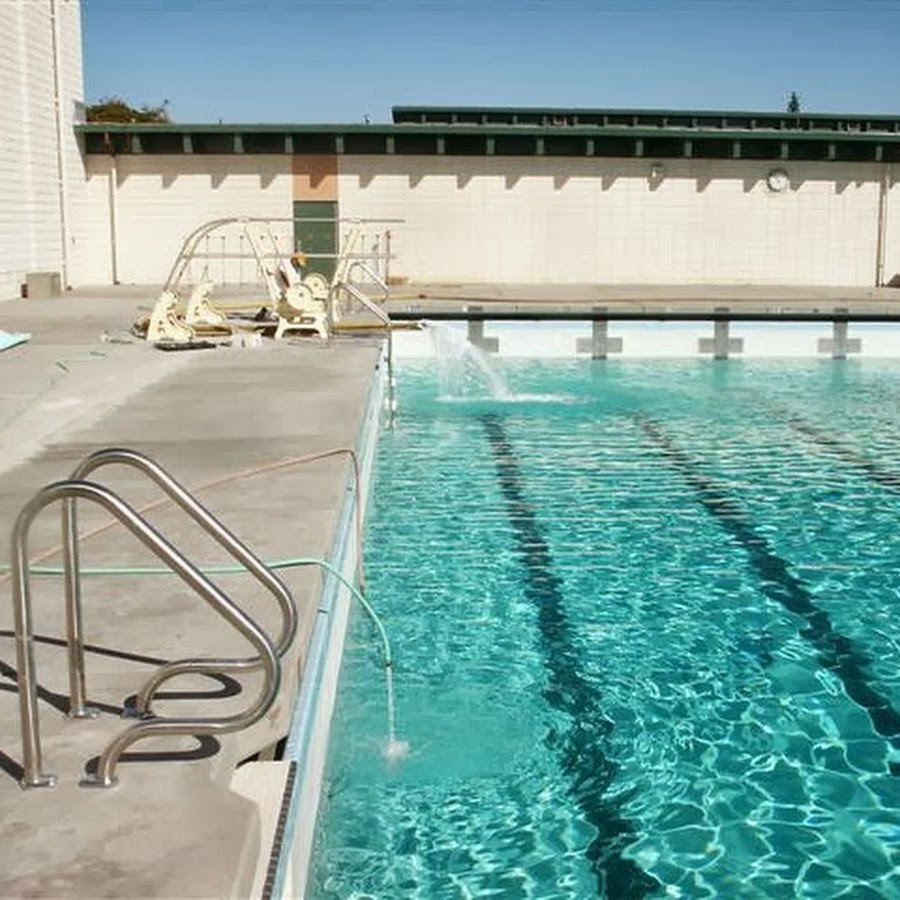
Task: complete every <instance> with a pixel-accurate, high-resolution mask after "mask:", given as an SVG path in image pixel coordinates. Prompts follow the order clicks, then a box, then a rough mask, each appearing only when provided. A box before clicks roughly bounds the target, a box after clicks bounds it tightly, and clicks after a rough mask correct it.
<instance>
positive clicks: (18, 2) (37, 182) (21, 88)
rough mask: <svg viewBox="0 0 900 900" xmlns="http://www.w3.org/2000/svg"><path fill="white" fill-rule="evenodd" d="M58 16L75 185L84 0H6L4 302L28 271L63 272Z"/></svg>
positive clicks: (0, 285)
mask: <svg viewBox="0 0 900 900" xmlns="http://www.w3.org/2000/svg"><path fill="white" fill-rule="evenodd" d="M54 14H55V15H56V20H57V27H56V34H57V36H58V38H59V43H58V49H59V52H58V58H59V64H60V69H59V83H58V88H59V94H58V99H59V104H60V106H59V108H60V112H61V118H62V129H61V130H62V133H63V144H62V146H63V155H62V158H63V160H64V165H65V167H66V171H67V173H68V175H69V180H71V181H72V184H73V186H75V187H76V188H77V184H78V179H79V177H80V175H79V173H80V169H81V162H80V156H79V154H78V150H77V145H76V142H75V137H74V134H73V131H72V125H73V122H74V111H75V101H76V100H80V99H81V92H82V86H81V82H82V71H81V14H80V8H79V3H78V0H55V2H54V0H6V2H3V3H0V40H2V52H0V109H2V110H3V116H2V117H0V299H3V298H8V297H12V296H18V294H19V287H20V285H21V283H22V282H23V281H24V279H25V275H26V273H27V272H30V271H55V272H60V273H62V270H63V252H62V249H63V248H62V203H61V196H62V194H61V188H62V184H61V182H62V180H63V179H61V178H60V157H59V155H58V152H57V150H58V147H59V146H60V144H59V141H58V128H57V118H56V108H57V107H56V100H57V81H56V78H55V76H54V54H53V46H54V19H53V16H54Z"/></svg>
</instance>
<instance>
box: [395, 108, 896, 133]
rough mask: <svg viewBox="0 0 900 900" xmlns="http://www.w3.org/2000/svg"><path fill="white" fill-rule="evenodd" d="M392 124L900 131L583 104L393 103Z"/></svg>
mask: <svg viewBox="0 0 900 900" xmlns="http://www.w3.org/2000/svg"><path fill="white" fill-rule="evenodd" d="M392 114H393V121H394V123H395V124H407V125H408V124H446V125H456V124H475V125H496V124H508V125H540V126H542V127H547V126H551V127H552V126H578V125H589V126H593V127H595V128H606V127H609V126H616V125H620V126H626V127H629V128H634V127H641V126H645V127H646V126H650V127H657V128H668V127H686V128H692V129H702V130H707V129H711V130H716V129H729V128H732V129H734V128H737V129H750V130H755V129H757V128H774V129H776V130H779V131H810V130H815V131H822V130H824V131H851V132H857V131H863V132H866V131H877V132H882V133H883V132H887V133H897V132H900V116H897V115H859V114H850V115H847V114H843V113H788V112H763V111H751V112H748V111H741V110H709V109H698V110H687V109H584V108H563V107H516V106H459V107H452V106H394V107H393V108H392Z"/></svg>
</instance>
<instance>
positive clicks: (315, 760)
mask: <svg viewBox="0 0 900 900" xmlns="http://www.w3.org/2000/svg"><path fill="white" fill-rule="evenodd" d="M389 377H390V373H389V372H388V371H387V350H386V348H385V349H384V350H383V351H382V354H381V357H380V358H379V362H378V364H377V365H376V368H375V372H374V377H373V380H372V384H371V385H370V387H369V393H368V398H367V403H366V412H365V415H364V418H363V421H362V423H361V425H360V428H359V432H358V437H357V441H356V450H357V453H358V456H359V469H360V484H359V491H358V492H357V486H356V484H355V483H354V481H353V478H352V477H351V478H350V479H349V483H348V487H347V492H346V496H345V498H344V503H343V506H342V508H341V513H340V518H339V520H338V525H337V528H336V529H335V536H334V543H333V544H332V547H331V553H330V554H329V561H330V562H331V564H332V565H333V566H334V567H335V568H336V569H337V570H338V571H339V572H340V573H341V574H342V575H344V576H345V577H347V578H348V579H350V580H352V579H353V577H354V575H355V571H356V561H357V557H358V556H359V554H360V553H361V552H362V547H360V546H357V544H356V541H355V539H354V538H355V534H354V519H355V510H356V506H357V504H359V505H360V513H361V515H362V518H363V520H364V514H365V508H366V504H367V501H368V497H369V492H370V487H371V481H372V478H371V476H372V469H373V467H374V463H375V450H376V447H377V443H378V433H379V427H380V424H379V420H380V416H381V411H382V408H383V406H384V396H385V389H386V381H387V379H388V378H389ZM351 602H352V598H351V595H350V592H349V591H348V590H347V589H346V587H344V586H343V585H342V584H341V582H340V581H339V580H338V579H337V578H336V577H335V576H334V575H332V574H330V573H328V574H327V575H326V577H325V579H324V585H323V589H322V594H321V597H320V599H319V606H318V608H317V610H316V621H315V624H314V625H313V630H312V636H311V637H310V643H309V651H308V655H307V659H306V664H305V665H304V667H303V673H302V683H301V686H300V692H299V694H298V696H297V701H296V704H295V708H294V715H293V716H292V719H291V728H290V731H289V732H288V738H287V745H286V748H285V754H284V759H285V760H286V761H288V762H290V763H291V764H292V768H293V769H294V771H295V773H296V777H295V778H294V779H293V780H292V782H291V784H290V787H289V789H288V790H287V791H286V792H285V806H286V812H285V815H284V826H283V829H282V830H281V834H280V838H281V839H280V841H279V842H278V844H277V845H276V846H274V847H273V848H272V863H270V866H271V867H272V868H273V870H274V871H273V876H272V878H271V879H269V880H268V881H267V888H268V890H266V891H265V893H264V895H263V896H264V900H272V898H281V897H304V896H305V895H306V888H307V878H308V874H309V864H310V861H311V857H312V849H313V840H314V836H315V827H316V820H317V817H318V809H319V798H320V794H321V788H322V781H323V778H324V772H325V762H326V758H327V750H328V739H329V733H330V728H331V716H332V712H333V710H334V703H335V697H336V692H337V682H338V675H339V672H340V665H341V658H342V655H343V650H344V638H345V635H346V629H347V623H348V620H349V614H350V607H351ZM273 864H274V865H273Z"/></svg>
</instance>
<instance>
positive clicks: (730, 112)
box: [391, 106, 900, 130]
mask: <svg viewBox="0 0 900 900" xmlns="http://www.w3.org/2000/svg"><path fill="white" fill-rule="evenodd" d="M391 113H392V117H393V119H394V122H395V123H397V124H400V123H398V122H397V120H398V118H402V117H404V116H422V115H435V116H447V117H450V116H453V115H454V114H456V115H464V116H492V115H493V116H510V117H511V116H515V115H523V116H558V117H578V116H586V117H593V118H599V117H603V116H613V117H615V118H635V117H637V118H655V119H694V118H696V119H744V120H747V121H752V120H754V119H781V120H784V121H789V120H795V121H798V122H804V121H810V122H832V121H840V122H855V123H860V124H862V123H866V122H882V123H885V124H888V123H889V124H891V125H895V126H898V127H900V115H898V114H887V113H875V114H871V115H868V114H864V113H818V112H800V113H791V112H787V111H785V110H735V109H621V108H612V107H610V108H591V107H561V106H393V107H391ZM402 124H411V123H407V122H403V123H402ZM434 124H440V123H438V122H435V123H434ZM801 130H802V129H801Z"/></svg>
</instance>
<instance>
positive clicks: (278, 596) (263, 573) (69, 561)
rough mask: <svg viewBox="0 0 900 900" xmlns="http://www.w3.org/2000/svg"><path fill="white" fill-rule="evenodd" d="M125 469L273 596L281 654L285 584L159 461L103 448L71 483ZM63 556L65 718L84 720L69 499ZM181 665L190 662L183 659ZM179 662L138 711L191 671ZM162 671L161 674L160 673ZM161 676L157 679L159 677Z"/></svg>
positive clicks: (293, 621)
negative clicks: (141, 476) (66, 662)
mask: <svg viewBox="0 0 900 900" xmlns="http://www.w3.org/2000/svg"><path fill="white" fill-rule="evenodd" d="M114 464H119V465H127V466H132V467H133V468H135V469H137V470H139V471H140V472H142V473H143V474H145V475H146V476H147V477H148V478H150V479H151V480H152V481H153V482H154V483H155V484H156V485H157V486H158V487H159V488H161V489H162V491H163V492H164V493H165V494H166V495H167V496H168V497H170V498H171V499H172V501H173V502H174V503H176V504H177V505H178V506H179V507H180V508H181V509H182V510H183V511H184V512H185V513H186V514H187V515H188V516H189V517H190V518H191V519H193V520H194V521H195V522H196V523H197V524H198V525H200V527H201V528H203V530H204V531H205V532H206V533H207V534H209V535H210V537H212V538H213V539H214V540H215V541H216V542H217V543H218V544H219V545H220V546H221V547H224V548H225V549H226V550H227V551H228V553H229V554H230V555H231V556H232V558H233V559H235V560H237V561H238V562H239V563H240V564H241V565H243V566H245V567H246V568H247V570H248V571H249V572H250V574H251V575H253V576H254V577H255V578H256V580H257V581H258V582H259V583H260V584H261V585H262V586H263V587H264V588H266V589H267V590H268V591H269V593H271V594H272V596H273V597H274V598H275V601H276V602H277V603H278V606H279V608H280V610H281V617H282V623H281V631H280V633H279V635H278V637H277V638H276V639H275V640H274V641H273V644H274V646H275V652H276V653H277V654H278V656H284V654H285V653H286V652H287V650H288V648H289V647H290V646H291V644H292V643H293V640H294V637H295V636H296V634H297V624H298V614H297V607H296V605H295V604H294V598H293V597H292V596H291V592H290V591H289V590H288V588H287V585H285V583H284V582H283V581H282V580H281V578H279V577H278V576H277V575H276V574H275V573H274V572H273V571H272V570H271V569H270V568H269V567H268V566H267V565H266V564H265V563H264V562H263V561H262V560H261V559H260V558H259V557H258V556H256V555H255V554H254V553H253V552H252V551H251V550H250V548H249V547H247V546H246V544H244V543H243V542H242V541H241V540H239V539H238V538H237V537H236V536H235V535H234V534H233V533H232V532H231V531H229V530H228V528H226V527H225V526H224V525H223V524H222V523H221V522H220V521H219V520H218V519H217V518H216V517H215V516H214V515H213V514H212V513H211V512H209V510H208V509H206V507H205V506H203V504H202V503H200V501H199V500H197V499H196V498H195V497H194V496H193V495H192V494H191V493H189V492H188V490H187V489H186V488H185V487H184V486H183V485H181V484H180V483H179V482H178V481H176V480H175V479H174V478H173V477H172V476H171V475H170V474H169V473H168V472H167V471H166V470H165V469H164V468H163V467H162V466H161V465H159V463H157V462H156V461H155V460H152V459H151V458H150V457H148V456H146V455H145V454H143V453H140V452H139V451H137V450H129V449H125V448H122V447H108V448H106V449H104V450H98V451H97V452H95V453H92V454H91V455H90V456H88V457H86V458H85V459H84V460H82V462H81V463H79V465H78V466H76V468H75V470H74V471H73V472H72V474H71V475H70V476H69V478H70V480H73V481H82V480H84V479H85V478H87V476H88V475H90V473H92V472H94V471H95V470H97V469H99V468H101V467H102V466H106V465H114ZM62 515H63V558H64V562H65V591H66V629H67V636H68V640H69V703H70V712H69V715H70V716H71V717H72V718H83V717H86V716H90V715H91V714H92V712H91V710H89V709H88V708H87V706H86V696H87V692H86V688H85V677H84V669H85V667H84V627H83V618H82V610H81V577H80V574H79V569H80V560H79V554H78V524H77V513H76V503H75V500H74V499H69V500H64V501H63V511H62ZM183 662H186V663H187V662H191V661H190V660H184V661H183ZM245 662H246V663H247V665H246V666H244V668H245V669H249V668H253V667H254V666H255V665H259V661H258V660H256V659H249V660H246V661H245ZM179 666H180V663H179V662H173V663H168V664H167V665H165V666H163V667H162V669H160V670H159V671H158V672H157V673H156V675H155V676H154V677H153V678H152V679H151V680H150V681H148V682H147V684H146V685H145V686H144V687H143V688H142V689H141V691H140V692H139V693H138V705H137V710H138V711H139V712H148V711H149V709H150V703H151V701H152V699H153V695H154V694H155V693H156V691H157V690H158V689H159V687H160V685H162V684H163V683H164V682H165V681H168V680H169V679H170V678H174V677H175V676H176V675H180V674H183V673H184V672H187V671H193V669H192V668H190V667H189V668H188V669H182V668H179ZM163 673H165V674H164V675H163ZM160 676H162V677H160Z"/></svg>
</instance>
